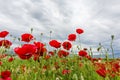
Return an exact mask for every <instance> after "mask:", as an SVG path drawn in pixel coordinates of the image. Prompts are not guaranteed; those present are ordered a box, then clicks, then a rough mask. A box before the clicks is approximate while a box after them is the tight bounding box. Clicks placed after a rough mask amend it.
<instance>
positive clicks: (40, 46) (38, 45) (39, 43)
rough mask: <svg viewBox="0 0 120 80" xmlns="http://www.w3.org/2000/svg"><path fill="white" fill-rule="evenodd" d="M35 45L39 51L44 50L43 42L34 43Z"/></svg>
mask: <svg viewBox="0 0 120 80" xmlns="http://www.w3.org/2000/svg"><path fill="white" fill-rule="evenodd" d="M34 44H35V46H36V47H37V48H38V49H42V48H43V47H44V44H43V43H41V42H34Z"/></svg>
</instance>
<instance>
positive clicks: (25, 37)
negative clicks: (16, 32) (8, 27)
mask: <svg viewBox="0 0 120 80" xmlns="http://www.w3.org/2000/svg"><path fill="white" fill-rule="evenodd" d="M21 38H22V41H24V42H30V41H31V40H33V36H32V35H31V34H29V33H25V34H22V35H21Z"/></svg>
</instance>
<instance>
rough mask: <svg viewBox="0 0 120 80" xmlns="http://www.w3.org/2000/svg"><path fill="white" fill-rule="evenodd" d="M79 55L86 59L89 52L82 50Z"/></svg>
mask: <svg viewBox="0 0 120 80" xmlns="http://www.w3.org/2000/svg"><path fill="white" fill-rule="evenodd" d="M78 55H79V56H82V57H85V56H87V52H86V51H85V50H80V51H79V52H78Z"/></svg>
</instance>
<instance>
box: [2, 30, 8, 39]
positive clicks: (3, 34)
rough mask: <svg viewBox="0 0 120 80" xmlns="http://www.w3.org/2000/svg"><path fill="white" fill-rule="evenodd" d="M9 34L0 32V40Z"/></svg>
mask: <svg viewBox="0 0 120 80" xmlns="http://www.w3.org/2000/svg"><path fill="white" fill-rule="evenodd" d="M8 34H9V32H8V31H1V32H0V38H5V37H6V36H7V35H8Z"/></svg>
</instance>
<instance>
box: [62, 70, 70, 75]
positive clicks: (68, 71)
mask: <svg viewBox="0 0 120 80" xmlns="http://www.w3.org/2000/svg"><path fill="white" fill-rule="evenodd" d="M70 72H71V71H70V70H67V69H64V70H62V74H63V75H65V74H69V73H70Z"/></svg>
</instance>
